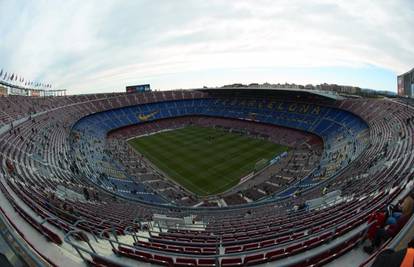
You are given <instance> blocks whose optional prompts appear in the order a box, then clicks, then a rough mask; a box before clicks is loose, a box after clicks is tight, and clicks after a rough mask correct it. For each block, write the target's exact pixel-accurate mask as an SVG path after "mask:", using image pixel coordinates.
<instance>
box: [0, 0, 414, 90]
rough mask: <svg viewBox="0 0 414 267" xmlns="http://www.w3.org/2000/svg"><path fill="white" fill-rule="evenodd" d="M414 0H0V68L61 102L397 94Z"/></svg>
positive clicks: (408, 55) (412, 57)
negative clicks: (115, 94) (61, 97)
mask: <svg viewBox="0 0 414 267" xmlns="http://www.w3.org/2000/svg"><path fill="white" fill-rule="evenodd" d="M413 67H414V0H392V1H390V0H375V1H372V0H344V1H341V0H338V1H327V0H175V1H172V0H128V1H127V0H119V1H115V0H99V1H94V0H88V1H84V0H0V69H4V70H5V71H8V72H11V73H16V74H18V75H19V76H23V77H25V78H26V79H29V80H35V81H39V82H43V83H51V84H53V89H68V93H69V94H83V93H98V92H111V91H124V90H125V86H126V85H133V84H145V83H150V84H151V87H152V88H153V89H161V90H164V89H178V88H199V87H202V86H212V87H214V86H222V85H224V84H230V83H252V82H257V83H263V82H269V83H285V82H287V83H297V84H308V83H312V84H319V83H324V82H327V83H337V84H344V85H354V86H359V87H362V88H371V89H376V90H389V91H394V92H395V91H396V75H398V74H401V73H404V72H406V71H408V70H409V69H411V68H413Z"/></svg>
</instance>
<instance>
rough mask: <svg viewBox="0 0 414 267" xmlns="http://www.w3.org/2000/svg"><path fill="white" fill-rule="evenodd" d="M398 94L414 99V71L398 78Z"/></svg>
mask: <svg viewBox="0 0 414 267" xmlns="http://www.w3.org/2000/svg"><path fill="white" fill-rule="evenodd" d="M397 92H398V95H399V96H408V97H411V98H413V97H414V69H412V70H410V71H408V72H406V73H404V74H401V75H399V76H398V77H397Z"/></svg>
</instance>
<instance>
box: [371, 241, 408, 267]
mask: <svg viewBox="0 0 414 267" xmlns="http://www.w3.org/2000/svg"><path fill="white" fill-rule="evenodd" d="M412 266H414V240H411V241H410V242H409V243H408V246H407V248H406V249H402V250H399V251H394V250H392V249H386V250H383V251H381V252H380V253H379V254H378V256H377V257H376V259H375V261H374V262H373V263H372V265H371V267H412Z"/></svg>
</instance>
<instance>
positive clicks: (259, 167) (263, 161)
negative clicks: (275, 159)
mask: <svg viewBox="0 0 414 267" xmlns="http://www.w3.org/2000/svg"><path fill="white" fill-rule="evenodd" d="M268 164H269V160H267V159H261V160H258V161H257V162H256V163H255V165H254V172H258V171H260V170H262V169H263V168H264V167H266V166H267V165H268Z"/></svg>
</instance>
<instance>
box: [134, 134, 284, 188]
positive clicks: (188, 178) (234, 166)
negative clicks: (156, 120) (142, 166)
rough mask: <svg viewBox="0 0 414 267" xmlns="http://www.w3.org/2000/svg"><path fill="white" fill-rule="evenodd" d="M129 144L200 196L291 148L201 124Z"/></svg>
mask: <svg viewBox="0 0 414 267" xmlns="http://www.w3.org/2000/svg"><path fill="white" fill-rule="evenodd" d="M211 137H213V139H212V138H211ZM129 144H130V145H131V146H132V147H134V148H135V149H136V150H137V151H138V152H139V153H141V154H143V155H144V157H146V158H147V159H148V160H150V161H151V162H152V163H153V164H154V165H156V166H157V167H158V168H159V169H160V170H162V171H163V172H164V173H165V174H167V175H168V176H169V177H170V178H171V179H173V180H175V181H176V182H177V183H179V184H180V185H182V186H183V187H185V188H186V189H188V190H190V191H191V192H193V193H195V194H197V195H199V196H207V195H213V194H217V193H220V192H223V191H226V190H227V189H229V188H231V187H232V186H234V185H236V184H237V183H238V182H239V181H240V178H242V177H243V176H245V175H247V174H248V173H250V172H251V171H253V170H254V167H255V164H256V162H257V161H259V160H261V159H267V160H270V159H272V158H273V157H274V156H276V155H278V154H280V153H282V152H284V151H287V150H288V148H287V147H285V146H282V145H278V144H275V143H271V142H269V141H265V140H259V139H255V138H251V137H248V136H245V135H240V134H236V133H229V132H227V131H224V130H221V129H214V128H204V127H199V126H187V127H185V128H181V129H177V130H172V131H167V132H161V133H156V134H153V135H149V136H144V137H138V138H135V139H131V140H130V141H129Z"/></svg>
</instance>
